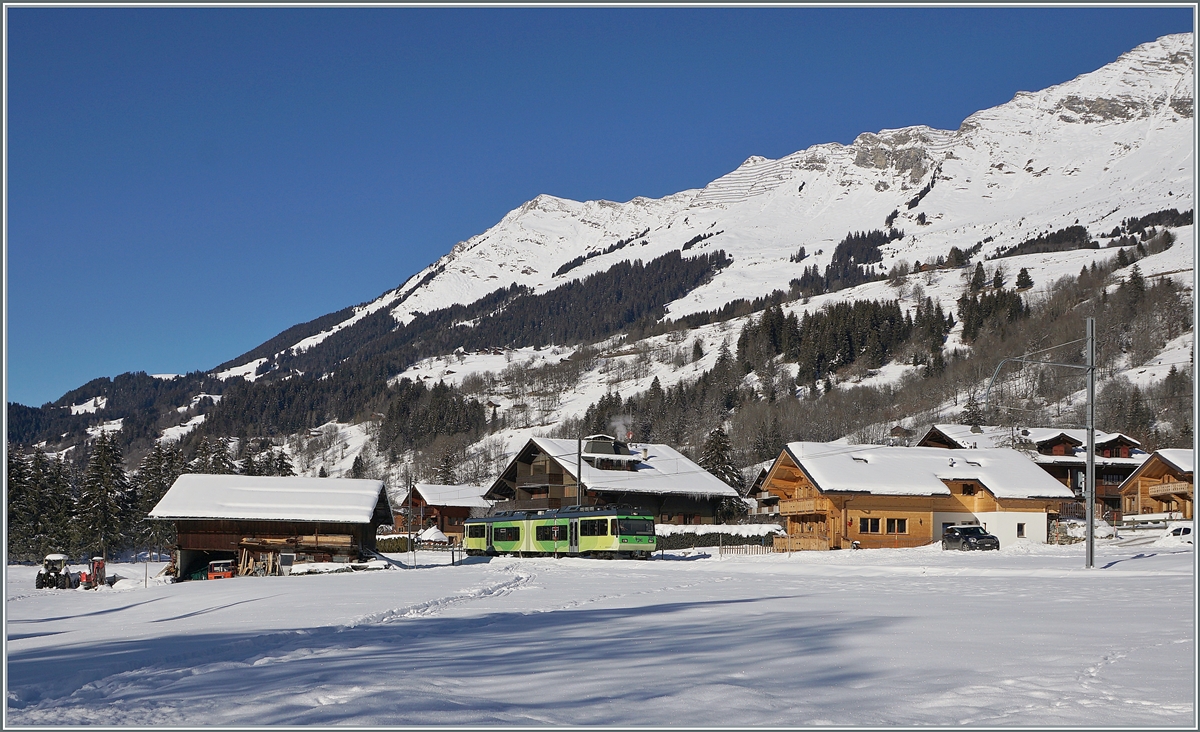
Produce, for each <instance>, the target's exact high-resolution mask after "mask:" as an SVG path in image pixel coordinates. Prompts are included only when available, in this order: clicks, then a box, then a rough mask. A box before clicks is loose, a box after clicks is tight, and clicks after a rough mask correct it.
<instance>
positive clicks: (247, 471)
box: [240, 450, 270, 475]
mask: <svg viewBox="0 0 1200 732" xmlns="http://www.w3.org/2000/svg"><path fill="white" fill-rule="evenodd" d="M268 459H269V458H268ZM240 472H241V474H242V475H262V474H263V469H262V468H261V467H259V465H258V461H257V460H255V458H254V453H252V452H250V451H249V450H247V451H246V457H244V458H242V469H241V471H240ZM266 474H267V475H270V469H269V466H268V470H267V471H266Z"/></svg>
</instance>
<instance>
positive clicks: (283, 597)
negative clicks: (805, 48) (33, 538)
mask: <svg viewBox="0 0 1200 732" xmlns="http://www.w3.org/2000/svg"><path fill="white" fill-rule="evenodd" d="M411 556H412V555H408V554H405V555H393V559H395V560H399V561H401V562H405V563H408V562H410V561H411ZM1193 557H1194V554H1193V552H1192V550H1191V549H1190V548H1186V547H1143V546H1138V547H1124V548H1123V547H1121V546H1120V545H1119V542H1112V541H1106V542H1101V543H1100V544H1099V546H1098V548H1097V562H1096V568H1095V569H1093V570H1084V569H1083V547H1082V545H1080V544H1075V545H1070V546H1042V545H1031V544H1025V545H1014V546H1011V547H1006V548H1005V549H1003V550H1001V551H1000V552H988V553H980V554H973V553H971V554H964V553H959V552H943V551H941V550H940V549H939V548H937V547H924V548H918V549H897V550H886V549H881V550H869V551H859V552H851V551H842V552H824V553H818V552H811V553H797V554H793V555H790V556H789V555H769V556H741V557H723V558H722V557H720V556H718V555H716V554H715V553H712V552H706V551H696V552H691V553H684V552H679V553H674V554H671V553H668V554H667V555H666V556H665V557H664V558H658V557H656V558H655V559H654V560H653V561H648V562H619V561H608V562H606V561H602V560H587V559H558V560H554V559H524V560H522V559H508V558H497V559H491V560H488V559H486V558H468V559H467V560H466V561H465V563H464V564H463V565H462V566H446V563H447V562H448V560H449V555H443V554H436V553H432V552H430V553H422V554H419V555H418V567H417V568H403V569H394V570H388V571H375V572H360V573H353V574H328V575H318V576H303V577H274V578H241V579H233V580H222V581H218V582H191V583H183V584H177V585H167V584H155V583H154V582H153V580H151V583H150V586H149V587H146V586H144V585H143V582H144V581H143V576H144V575H143V571H144V568H143V566H142V565H116V566H115V567H112V568H110V574H111V573H112V572H114V571H115V572H116V573H117V574H120V575H123V576H126V577H131V578H133V579H130V580H126V581H122V582H119V583H118V584H117V586H116V587H115V588H113V589H105V590H99V591H86V590H78V591H61V592H60V591H35V590H34V589H33V575H34V572H35V568H32V567H18V566H11V567H9V568H8V575H7V581H6V605H7V607H6V618H7V621H6V623H7V625H6V631H7V640H6V642H7V668H6V672H7V673H6V674H5V680H6V684H7V689H6V692H7V718H6V726H9V725H76V724H104V725H141V726H152V725H165V724H175V725H185V726H196V725H273V724H296V725H301V724H302V725H332V724H352V725H494V724H504V725H626V726H632V725H662V726H675V727H678V726H689V727H690V726H700V725H703V726H712V725H723V726H732V725H777V726H799V725H809V724H826V725H830V724H831V725H909V724H917V725H919V724H941V725H975V726H1044V725H1054V726H1067V725H1080V726H1086V727H1100V726H1103V727H1111V726H1137V727H1147V726H1176V727H1194V725H1195V723H1196V718H1195V706H1194V696H1195V682H1196V648H1195V636H1194V633H1195V627H1194V622H1193V621H1194V617H1195V604H1194V596H1195V584H1194V576H1195V575H1194V560H1193ZM160 566H161V565H154V564H152V565H150V575H151V576H153V574H154V572H155V571H156V570H157V568H158V567H160Z"/></svg>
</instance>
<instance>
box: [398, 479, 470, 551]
mask: <svg viewBox="0 0 1200 732" xmlns="http://www.w3.org/2000/svg"><path fill="white" fill-rule="evenodd" d="M485 492H487V487H486V486H478V485H439V484H436V483H417V484H416V485H414V486H413V494H412V503H411V506H410V504H409V500H408V498H409V496H408V491H402V492H401V493H400V494H399V495H396V496H394V497H393V498H394V499H395V501H396V506H395V512H396V519H395V522H394V526H395V527H396V529H397V530H407V529H408V528H409V524H408V523H406V522H405V520H404V519H405V516H407V515H409V512H410V511H411V515H412V517H413V521H412V528H413V529H414V530H416V531H423V530H425V529H427V528H429V527H430V526H436V527H437V528H438V530H439V531H441V532H442V533H443V534H445V535H446V537H447V538H449V539H450V540H452V541H454V542H456V543H462V533H463V521H464V520H465V519H468V518H470V517H471V515H472V513H471V512H472V511H475V512H478V513H480V514H482V513H483V512H486V511H487V510H488V509H490V508H491V507H492V502H491V501H489V500H487V499H486V498H484V497H483V494H484V493H485Z"/></svg>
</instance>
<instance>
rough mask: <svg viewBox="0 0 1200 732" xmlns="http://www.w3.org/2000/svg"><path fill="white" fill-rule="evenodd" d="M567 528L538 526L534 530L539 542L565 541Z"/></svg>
mask: <svg viewBox="0 0 1200 732" xmlns="http://www.w3.org/2000/svg"><path fill="white" fill-rule="evenodd" d="M566 533H567V532H566V527H565V526H538V527H536V528H535V529H534V538H536V539H537V540H538V541H563V540H565V539H566V538H567V537H566Z"/></svg>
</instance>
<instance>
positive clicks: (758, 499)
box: [742, 460, 779, 516]
mask: <svg viewBox="0 0 1200 732" xmlns="http://www.w3.org/2000/svg"><path fill="white" fill-rule="evenodd" d="M774 464H775V461H774V460H764V461H763V462H761V463H758V464H756V465H751V466H750V467H748V468H745V469H743V470H742V477H743V478H744V479H745V481H746V486H747V490H746V500H747V507H748V509H749V511H750V515H751V516H757V515H763V516H775V515H778V514H779V496H775V495H771V492H770V491H766V490H763V483H765V482H766V480H767V473H769V472H771V466H772V465H774ZM751 504H753V505H751Z"/></svg>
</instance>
